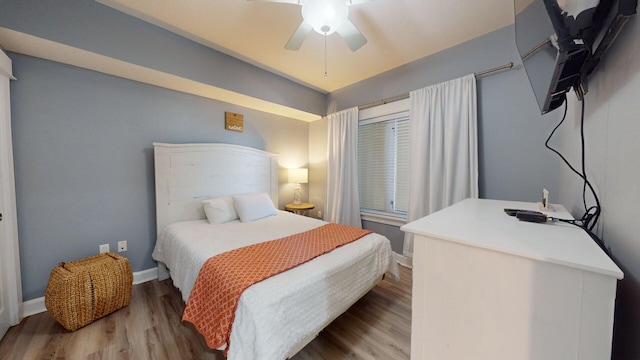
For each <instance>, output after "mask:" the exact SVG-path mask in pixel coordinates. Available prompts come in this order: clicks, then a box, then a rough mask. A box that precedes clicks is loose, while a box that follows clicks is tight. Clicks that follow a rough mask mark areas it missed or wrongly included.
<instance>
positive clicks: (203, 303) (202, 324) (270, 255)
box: [182, 223, 371, 355]
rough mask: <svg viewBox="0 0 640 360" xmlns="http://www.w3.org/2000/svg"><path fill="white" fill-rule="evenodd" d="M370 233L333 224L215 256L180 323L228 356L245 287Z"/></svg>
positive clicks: (207, 264)
mask: <svg viewBox="0 0 640 360" xmlns="http://www.w3.org/2000/svg"><path fill="white" fill-rule="evenodd" d="M370 232H371V231H368V230H362V229H358V228H354V227H350V226H346V225H340V224H333V223H332V224H327V225H323V226H321V227H319V228H315V229H312V230H309V231H306V232H302V233H299V234H294V235H291V236H287V237H284V238H281V239H277V240H272V241H267V242H263V243H258V244H254V245H250V246H246V247H242V248H239V249H235V250H231V251H228V252H225V253H222V254H219V255H216V256H213V257H211V258H209V259H208V260H207V261H206V262H205V263H204V265H203V266H202V268H201V269H200V273H199V274H198V277H197V278H196V283H195V285H194V286H193V290H192V291H191V295H190V296H189V301H188V302H187V307H186V309H185V310H184V314H183V316H182V320H184V321H188V322H190V323H193V324H194V325H195V327H196V328H197V329H198V331H199V332H200V333H201V334H202V335H203V336H204V338H205V340H206V342H207V345H208V346H209V347H211V348H212V349H215V348H219V347H221V346H222V345H225V344H226V345H227V346H226V348H225V351H224V353H225V355H226V353H227V351H228V349H229V338H230V334H231V326H232V324H233V320H234V318H235V313H236V309H237V307H238V302H239V300H240V295H242V292H243V291H244V290H245V289H247V288H248V287H249V286H251V285H253V284H255V283H257V282H260V281H262V280H264V279H267V278H269V277H271V276H273V275H276V274H279V273H281V272H283V271H285V270H288V269H290V268H292V267H295V266H297V265H300V264H302V263H305V262H307V261H309V260H311V259H313V258H315V257H318V256H320V255H322V254H325V253H327V252H330V251H332V250H333V249H336V248H338V247H340V246H342V245H345V244H348V243H350V242H353V241H355V240H358V239H360V238H361V237H363V236H365V235H367V234H369V233H370Z"/></svg>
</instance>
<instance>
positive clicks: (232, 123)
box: [224, 111, 244, 132]
mask: <svg viewBox="0 0 640 360" xmlns="http://www.w3.org/2000/svg"><path fill="white" fill-rule="evenodd" d="M224 128H225V129H227V130H231V131H238V132H242V131H243V130H244V115H242V114H235V113H232V112H228V111H225V112H224Z"/></svg>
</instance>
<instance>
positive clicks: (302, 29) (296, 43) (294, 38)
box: [284, 21, 313, 50]
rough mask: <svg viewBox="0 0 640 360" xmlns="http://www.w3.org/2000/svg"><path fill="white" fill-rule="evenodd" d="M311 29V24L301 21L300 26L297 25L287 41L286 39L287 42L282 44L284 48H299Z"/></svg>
mask: <svg viewBox="0 0 640 360" xmlns="http://www.w3.org/2000/svg"><path fill="white" fill-rule="evenodd" d="M311 30H313V28H312V27H311V25H310V24H309V23H308V22H306V21H302V23H301V24H300V26H298V28H297V29H296V32H294V33H293V35H291V38H290V39H289V41H287V44H286V45H285V46H284V48H285V49H288V50H298V49H300V46H302V43H303V42H304V39H306V38H307V35H309V33H310V32H311Z"/></svg>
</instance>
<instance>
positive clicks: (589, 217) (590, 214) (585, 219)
mask: <svg viewBox="0 0 640 360" xmlns="http://www.w3.org/2000/svg"><path fill="white" fill-rule="evenodd" d="M581 103H582V104H581V111H582V114H581V116H580V145H581V164H582V172H579V171H578V170H576V169H575V168H574V167H573V166H572V165H571V164H570V163H569V161H568V160H567V159H566V158H565V157H564V156H563V155H562V154H561V153H560V152H559V151H557V150H556V149H554V148H552V147H551V146H549V141H550V140H551V137H553V135H554V134H555V132H556V130H558V128H559V127H560V125H562V123H564V121H565V119H566V118H567V109H568V104H567V101H566V100H565V102H564V114H563V115H562V119H561V120H560V122H559V123H558V125H556V127H555V128H553V131H551V134H549V137H548V138H547V141H545V143H544V145H545V147H546V148H547V149H549V150H551V151H553V152H554V153H555V154H557V155H558V156H559V157H560V158H561V159H562V161H564V163H565V164H566V165H567V166H568V167H569V169H571V171H573V172H574V173H576V174H577V175H578V176H579V177H580V178H581V179H582V203H583V206H584V210H585V212H584V215H582V217H581V218H580V219H579V220H560V221H563V222H567V223H570V224H573V225H576V226H579V227H581V228H582V229H583V230H584V231H586V232H587V234H589V236H590V237H591V238H592V239H593V240H594V241H595V242H596V243H597V244H598V246H600V248H602V250H604V252H606V253H607V254H609V255H611V252H610V251H609V250H608V249H607V248H606V246H605V244H604V241H602V239H600V238H599V237H598V236H597V235H596V234H595V233H594V232H593V229H594V228H595V226H596V224H597V222H598V219H599V218H600V199H598V194H596V191H595V190H594V189H593V186H591V182H590V181H589V179H588V178H587V173H586V166H585V165H586V157H585V136H584V117H585V116H584V115H585V100H584V98H583V99H582V101H581ZM587 188H589V191H591V194H592V195H593V198H594V200H595V202H596V205H594V206H591V207H588V206H587V197H586V196H587V195H586V193H587Z"/></svg>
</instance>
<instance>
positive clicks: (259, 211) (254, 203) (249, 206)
mask: <svg viewBox="0 0 640 360" xmlns="http://www.w3.org/2000/svg"><path fill="white" fill-rule="evenodd" d="M233 204H234V205H235V207H236V211H237V212H238V216H240V221H242V222H249V221H253V220H258V219H262V218H265V217H267V216H273V215H276V208H275V207H273V202H272V201H271V198H270V197H269V195H267V194H265V193H253V194H245V195H239V196H234V197H233Z"/></svg>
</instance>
